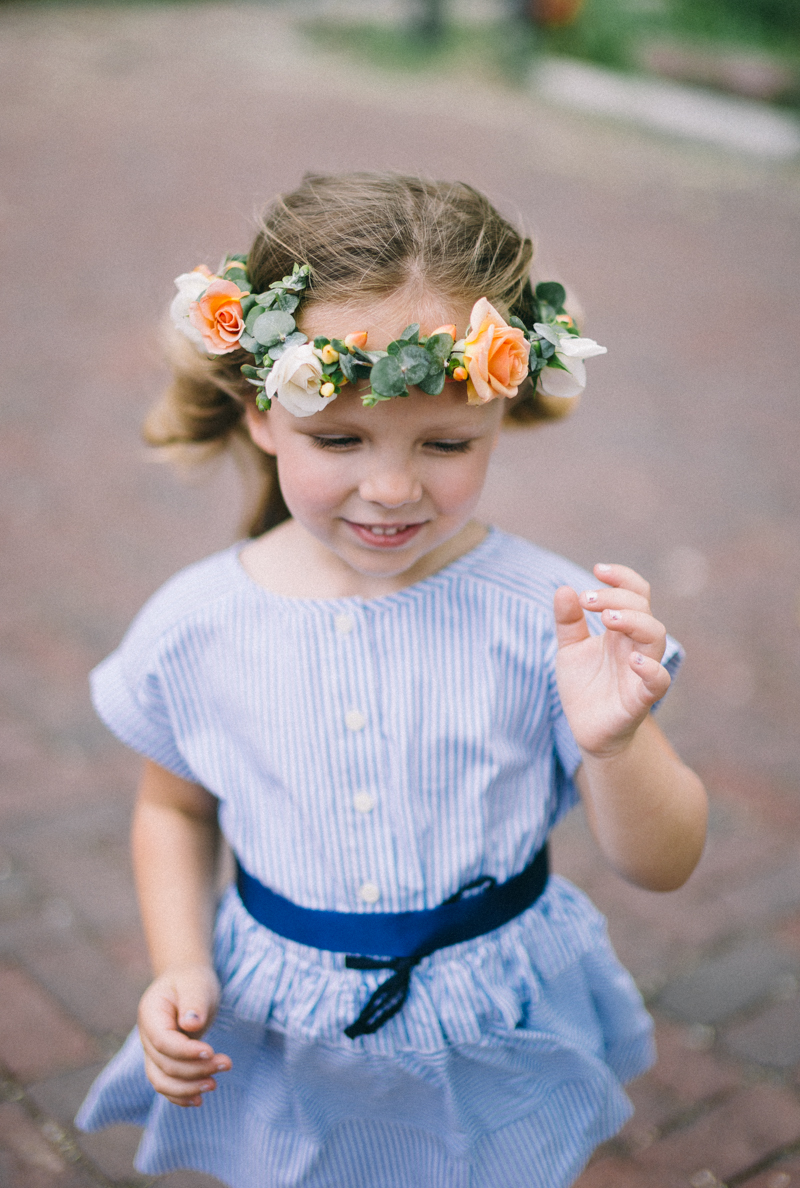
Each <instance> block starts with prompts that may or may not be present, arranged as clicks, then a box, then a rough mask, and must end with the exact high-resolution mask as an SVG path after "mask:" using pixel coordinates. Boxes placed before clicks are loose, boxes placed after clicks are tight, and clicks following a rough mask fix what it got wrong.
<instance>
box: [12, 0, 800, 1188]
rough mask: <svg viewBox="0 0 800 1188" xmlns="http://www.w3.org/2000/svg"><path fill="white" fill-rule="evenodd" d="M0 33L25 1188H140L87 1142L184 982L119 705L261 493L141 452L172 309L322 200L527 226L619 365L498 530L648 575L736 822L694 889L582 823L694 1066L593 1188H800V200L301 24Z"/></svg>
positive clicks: (601, 1162) (186, 12) (647, 140)
mask: <svg viewBox="0 0 800 1188" xmlns="http://www.w3.org/2000/svg"><path fill="white" fill-rule="evenodd" d="M0 29H1V30H2V37H1V38H0V105H1V106H2V114H1V116H0V127H2V133H0V134H1V135H2V154H3V160H4V164H5V168H4V171H3V180H2V183H0V186H1V188H0V217H1V218H2V236H3V238H2V251H3V268H2V275H3V277H4V280H5V281H6V285H5V293H6V296H5V298H4V302H3V315H4V316H3V331H4V334H3V337H4V340H5V348H4V366H3V373H2V384H3V396H2V406H0V455H1V456H2V480H1V481H2V494H1V496H0V533H2V555H3V558H4V565H3V570H2V577H0V582H1V583H2V584H1V585H0V632H2V650H3V664H2V668H1V669H0V732H2V733H1V736H0V737H1V738H2V773H1V774H0V794H1V795H2V802H1V803H2V807H1V811H2V856H1V857H0V911H1V913H2V915H1V918H0V950H1V951H0V1002H2V1005H3V1010H2V1012H0V1060H2V1064H3V1067H4V1070H5V1071H4V1077H5V1080H4V1101H3V1104H0V1135H1V1136H2V1137H0V1148H2V1153H0V1183H2V1184H3V1185H4V1186H6V1185H8V1186H9V1188H12V1186H13V1188H88V1186H89V1185H95V1186H97V1185H106V1186H108V1185H110V1184H117V1185H120V1184H128V1185H133V1184H141V1183H143V1180H142V1178H141V1177H138V1176H137V1175H136V1173H135V1172H134V1171H133V1169H132V1165H131V1157H132V1153H133V1150H134V1148H135V1144H136V1133H135V1131H133V1130H128V1129H124V1128H121V1129H119V1130H117V1131H109V1132H106V1133H105V1134H103V1135H100V1136H94V1137H91V1138H79V1137H78V1136H76V1135H75V1133H74V1132H73V1131H72V1130H71V1128H70V1119H71V1118H72V1116H73V1114H74V1111H75V1109H76V1107H77V1105H78V1103H79V1102H80V1100H81V1097H82V1094H83V1093H84V1091H85V1089H86V1087H87V1086H88V1084H89V1083H90V1081H91V1079H92V1077H93V1075H94V1073H95V1072H96V1071H97V1069H98V1068H99V1067H100V1066H101V1065H102V1062H103V1061H104V1060H105V1059H106V1057H107V1056H108V1055H109V1054H110V1053H111V1052H112V1051H113V1050H115V1048H116V1047H117V1046H118V1044H119V1043H120V1041H121V1039H122V1037H123V1036H124V1035H125V1033H126V1031H127V1030H128V1028H129V1027H130V1025H131V1023H132V1021H133V1018H134V1013H135V1007H136V1002H137V998H138V995H139V993H140V992H141V990H142V988H143V987H144V985H145V984H146V981H147V977H148V973H147V962H146V957H145V953H144V949H143V945H142V940H141V935H140V932H139V926H138V922H137V914H136V907H135V904H134V897H133V891H132V886H131V877H130V872H129V863H128V857H127V842H126V833H127V825H128V818H129V813H130V805H131V797H132V789H133V786H134V782H135V779H136V772H137V761H136V759H135V758H134V757H133V756H131V755H130V754H128V753H126V752H125V751H124V749H123V748H122V747H121V746H119V745H118V744H117V743H115V742H114V741H113V739H111V738H110V736H109V735H108V734H107V733H106V732H105V731H104V729H103V728H102V727H101V726H100V725H99V724H98V723H97V721H96V720H95V718H94V716H93V714H92V711H91V708H90V706H89V701H88V696H87V692H86V674H87V671H88V670H89V668H90V667H91V666H92V665H93V664H94V663H96V661H98V660H99V659H100V658H101V657H102V656H103V655H104V654H105V653H106V652H108V651H109V650H110V648H111V647H113V645H114V644H115V643H116V642H117V640H118V639H119V637H120V635H121V633H122V631H123V629H124V628H125V626H126V624H127V623H128V621H129V620H130V618H131V616H132V615H133V613H134V612H135V611H136V609H137V608H138V607H139V606H140V604H141V603H142V601H143V600H144V599H145V598H146V596H147V595H148V594H149V593H150V592H151V591H152V590H153V589H154V588H155V587H156V586H157V585H158V584H159V583H160V582H161V581H162V580H163V579H165V578H166V577H167V576H168V575H169V574H171V573H172V572H174V571H175V570H176V569H177V568H178V567H180V566H181V565H183V564H185V563H187V562H189V561H191V560H193V559H195V558H198V557H200V556H203V555H204V554H207V553H209V552H211V551H212V550H214V549H216V548H218V547H220V546H222V545H224V544H225V543H226V542H228V541H230V540H231V539H232V538H233V537H234V534H235V533H236V528H237V523H238V520H239V517H240V513H241V506H242V503H241V497H240V495H239V493H238V487H237V484H236V479H235V476H234V475H233V473H232V472H231V471H230V470H229V469H227V468H225V467H224V466H223V467H221V468H220V469H219V470H217V471H216V472H215V473H214V474H213V475H212V476H211V477H210V479H209V481H208V482H206V483H205V484H198V483H193V484H187V483H185V482H184V483H182V482H180V481H179V480H177V479H176V478H175V477H174V476H173V474H172V473H171V472H170V471H168V470H167V469H166V468H163V467H158V466H156V465H153V464H152V462H150V461H149V460H148V459H147V458H146V457H145V454H144V452H143V450H142V448H141V446H140V443H139V438H138V425H139V423H140V420H141V417H142V415H143V413H144V411H145V409H146V407H147V405H148V403H149V402H150V400H151V399H152V397H153V395H154V394H155V392H156V391H157V390H158V388H159V385H160V384H161V382H162V380H163V371H162V368H161V364H160V363H159V358H158V346H157V326H158V323H159V319H160V318H161V316H162V311H163V310H164V308H165V306H166V303H167V301H168V300H169V298H170V294H171V288H172V278H173V277H174V276H175V275H176V274H177V273H178V272H180V271H183V270H185V269H186V268H187V267H192V266H193V265H194V264H196V263H198V262H200V261H206V262H207V263H209V264H215V263H216V261H217V259H218V258H219V256H220V255H221V254H222V253H223V252H224V251H225V250H237V249H238V250H242V249H245V248H246V246H247V244H248V242H249V239H250V235H251V231H250V227H251V216H252V213H253V211H254V210H255V209H256V207H257V206H258V205H259V204H261V203H262V202H263V201H264V200H265V199H267V198H268V197H269V196H270V195H272V194H273V193H274V192H275V191H276V190H278V189H280V188H287V187H291V186H293V185H295V184H296V183H297V181H298V180H299V178H300V176H301V174H302V173H303V171H304V170H306V169H310V168H313V169H324V170H332V169H348V168H365V169H373V168H385V167H391V168H394V169H398V170H406V171H412V170H413V171H422V172H424V173H427V174H431V175H435V176H442V177H461V178H464V179H465V180H467V181H470V182H472V183H474V184H475V185H477V186H479V187H481V188H483V189H485V190H486V191H488V193H489V194H491V195H492V196H493V198H495V199H496V200H497V201H498V202H499V204H500V205H501V206H502V208H503V209H505V210H506V211H508V212H509V213H511V214H512V215H514V216H515V217H516V216H519V217H521V218H522V219H523V221H524V222H525V223H526V225H527V226H528V227H530V228H531V229H533V230H534V231H535V233H536V235H537V236H538V238H539V240H540V242H541V260H542V273H543V274H544V275H547V276H552V275H560V276H564V277H566V278H568V279H569V280H570V281H571V283H572V284H573V286H574V287H575V289H576V290H577V291H578V293H579V294H580V296H581V299H582V302H583V304H584V306H585V309H586V311H587V322H586V326H587V331H588V333H590V334H591V335H592V336H593V337H595V338H597V339H598V340H599V341H601V342H603V343H605V344H607V345H608V347H609V354H608V356H607V357H606V358H604V359H599V360H596V361H593V363H592V364H591V388H590V392H589V395H588V396H587V399H586V401H585V405H584V407H583V408H582V409H581V410H580V413H579V415H578V416H577V417H575V418H574V420H573V421H572V422H570V423H569V424H567V425H563V426H560V427H558V428H552V429H548V430H542V431H540V432H539V433H536V434H530V433H521V432H520V433H517V434H510V435H508V436H507V438H506V439H505V440H504V442H503V444H502V446H501V449H500V451H499V456H498V457H497V464H496V466H495V470H494V475H493V477H492V479H491V482H490V484H489V488H488V491H487V495H486V501H485V513H486V516H487V517H490V518H491V519H493V520H494V521H495V522H497V523H499V524H500V525H502V526H503V527H506V528H510V529H512V530H514V531H517V532H520V533H522V534H524V535H526V536H529V537H530V538H531V539H534V540H537V541H539V542H541V543H543V544H545V545H547V546H551V547H553V548H556V549H558V550H559V551H560V552H563V553H566V554H567V555H569V556H572V557H574V558H575V559H576V560H578V561H581V562H583V563H586V564H590V563H592V562H593V561H596V560H603V559H606V560H608V559H614V560H617V559H619V560H623V561H626V562H628V563H630V564H632V565H634V566H636V567H637V568H639V569H641V570H642V571H643V572H644V573H645V574H647V575H648V576H649V577H650V578H651V580H652V582H653V585H654V588H655V591H656V607H657V610H658V611H659V613H660V614H661V615H662V617H663V618H664V619H665V621H666V622H667V623H668V625H669V627H670V629H671V630H672V631H673V633H674V634H676V635H677V636H678V637H679V638H680V639H682V641H683V642H684V643H685V644H686V646H687V649H688V652H689V657H690V658H689V661H688V663H687V665H686V668H685V672H684V673H683V674H682V676H681V678H680V680H679V682H678V683H677V684H676V687H675V689H674V690H673V692H672V693H671V694H670V697H669V699H668V703H667V704H666V705H665V707H664V709H663V712H662V720H663V722H664V724H665V726H666V728H667V729H668V731H669V733H670V735H671V737H672V738H673V740H674V742H675V744H676V746H677V747H678V748H679V749H680V750H681V752H682V753H683V754H684V755H685V757H686V758H687V759H688V760H689V761H690V762H692V763H693V764H694V765H696V766H697V768H698V769H699V770H700V771H701V773H702V775H703V776H704V778H705V779H706V781H707V783H708V786H709V788H710V790H711V793H712V796H713V805H714V811H713V821H712V829H711V837H710V841H709V845H708V851H707V854H706V856H705V858H704V859H703V862H702V864H701V866H700V868H699V869H698V871H697V872H696V874H695V875H694V877H693V878H692V879H691V881H690V882H689V884H688V885H687V886H686V887H685V888H684V889H683V890H681V891H680V892H678V893H676V894H674V895H667V896H658V895H652V894H648V893H646V892H642V891H637V890H634V889H632V888H630V887H628V886H626V885H625V884H624V883H622V882H621V881H620V880H619V879H618V878H616V877H615V876H614V875H613V874H611V873H610V872H609V871H608V870H607V868H606V867H605V866H604V865H603V864H602V863H601V862H600V860H599V859H598V857H597V854H596V852H595V850H594V848H593V846H592V844H591V843H590V840H589V839H588V837H587V834H586V830H585V827H584V825H583V823H582V820H581V818H580V817H579V816H578V815H577V814H576V815H574V816H573V817H572V818H571V819H570V820H569V821H568V822H567V823H566V825H565V826H564V827H563V828H562V829H561V831H560V833H559V837H558V839H557V846H556V852H557V864H558V867H559V869H560V870H562V871H564V872H565V873H568V874H569V875H570V876H571V877H573V878H574V879H575V880H576V881H577V882H578V883H579V884H580V885H581V886H583V887H585V888H586V889H587V890H588V891H589V893H590V894H591V895H592V896H593V897H594V898H595V900H596V901H597V903H598V904H599V905H600V906H601V908H602V909H603V910H604V911H606V912H607V913H608V915H609V917H610V921H611V931H612V935H613V938H614V941H615V943H616V945H617V947H618V949H619V951H620V954H621V956H622V957H623V959H624V960H625V961H626V962H627V963H628V965H629V966H630V968H631V969H632V970H633V972H634V974H635V976H636V978H637V980H638V981H639V984H640V985H641V987H642V989H643V991H644V992H645V994H646V995H647V996H648V998H649V1000H650V1002H651V1004H652V1006H653V1009H654V1012H655V1014H656V1017H657V1020H658V1028H659V1038H660V1052H661V1056H660V1061H659V1064H658V1066H657V1068H656V1069H655V1070H654V1072H652V1073H650V1074H648V1075H647V1076H646V1077H644V1078H642V1080H641V1081H640V1082H639V1083H637V1084H636V1085H634V1086H633V1090H632V1093H633V1097H634V1099H635V1102H636V1106H637V1112H636V1116H635V1118H634V1119H633V1120H632V1122H631V1123H630V1124H629V1126H628V1127H627V1128H626V1130H625V1131H624V1133H623V1135H622V1136H621V1137H620V1138H619V1139H618V1140H616V1141H615V1142H613V1143H611V1144H609V1145H608V1147H606V1148H604V1149H603V1150H602V1151H600V1152H598V1154H597V1156H596V1158H595V1160H594V1161H593V1163H592V1165H591V1166H590V1168H589V1169H588V1170H587V1172H586V1173H585V1175H584V1177H583V1178H582V1180H581V1181H580V1184H581V1188H687V1186H688V1185H692V1186H693V1188H713V1186H714V1185H716V1184H718V1183H720V1182H724V1183H726V1184H728V1185H730V1186H731V1188H734V1186H735V1188H740V1186H741V1188H744V1186H745V1185H746V1186H747V1188H789V1186H790V1185H795V1184H800V1079H798V1070H800V996H798V976H799V975H800V863H798V856H799V854H798V851H799V850H800V798H799V797H798V786H799V785H800V730H798V701H799V693H800V632H799V630H798V627H799V625H800V623H799V619H798V615H799V613H800V606H799V605H798V595H799V594H800V529H799V528H798V510H800V509H798V498H799V497H800V470H798V466H797V453H798V444H797V443H798V440H800V439H799V438H798V428H799V426H798V411H797V378H796V353H797V345H796V344H797V342H798V340H800V325H798V320H799V319H798V309H799V308H800V306H799V305H798V295H799V292H798V291H799V290H800V269H798V246H799V245H798V238H799V233H798V229H799V228H800V219H798V215H800V187H798V180H799V178H798V172H797V169H796V167H793V166H789V165H783V166H778V165H767V164H755V163H753V162H752V161H748V160H746V159H744V158H737V157H736V156H732V155H731V156H726V155H724V154H722V153H721V152H716V151H713V150H708V149H703V148H698V147H696V146H694V145H691V144H682V143H680V142H676V141H671V140H669V139H666V138H657V137H655V136H649V135H647V134H645V133H641V132H632V131H629V130H625V129H624V128H622V127H620V126H618V125H616V124H613V123H610V122H608V123H605V122H602V121H591V120H590V119H588V118H582V117H580V116H579V115H576V114H569V113H565V112H561V111H559V110H558V109H556V108H548V107H546V106H544V105H543V104H542V103H541V101H534V100H533V99H532V98H530V97H528V96H527V95H526V94H524V93H522V92H515V91H512V90H505V89H503V88H502V87H500V86H499V85H496V84H490V83H489V82H481V81H480V80H476V79H469V78H464V77H461V78H448V77H437V78H430V77H425V76H420V77H419V78H416V77H415V78H409V77H408V76H404V75H397V76H393V77H391V78H381V77H379V76H378V75H377V74H375V73H374V72H372V71H370V70H368V69H366V68H362V67H356V66H355V65H353V63H351V62H344V61H337V60H335V59H331V58H328V57H326V56H325V55H324V53H323V52H322V51H321V50H319V49H317V50H314V51H313V52H312V51H311V50H310V49H309V48H308V47H307V46H306V45H305V43H303V42H302V41H301V40H300V39H299V36H298V35H297V34H296V33H295V32H293V31H292V29H291V27H290V25H289V23H288V18H287V15H286V12H285V10H283V9H279V8H277V7H270V6H257V7H256V6H254V7H246V6H240V5H236V4H234V5H230V6H219V7H216V6H214V5H201V6H198V7H196V8H178V7H174V8H173V7H162V6H158V7H153V8H149V7H146V8H141V9H136V8H124V7H115V8H108V9H106V8H100V7H91V8H85V9H78V8H75V9H69V8H38V7H31V8H24V7H15V6H13V5H11V6H8V5H6V6H4V7H3V8H2V11H0ZM159 1183H161V1184H164V1185H169V1188H201V1185H207V1184H208V1183H210V1181H208V1179H207V1178H206V1177H203V1176H200V1175H198V1174H196V1173H189V1172H186V1173H176V1174H174V1175H172V1176H168V1177H166V1178H165V1179H163V1180H161V1181H159ZM343 1188H344V1186H343ZM431 1188H433V1186H431ZM498 1188H500V1186H498Z"/></svg>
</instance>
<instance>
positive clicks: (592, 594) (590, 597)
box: [584, 590, 597, 602]
mask: <svg viewBox="0 0 800 1188" xmlns="http://www.w3.org/2000/svg"><path fill="white" fill-rule="evenodd" d="M584 598H585V599H586V601H587V602H597V592H596V591H595V590H589V591H588V592H587V593H586V594H584Z"/></svg>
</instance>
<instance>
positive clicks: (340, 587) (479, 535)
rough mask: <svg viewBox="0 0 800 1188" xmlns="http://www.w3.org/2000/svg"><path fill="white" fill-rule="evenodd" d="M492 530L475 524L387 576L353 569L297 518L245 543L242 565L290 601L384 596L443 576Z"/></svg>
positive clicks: (258, 581)
mask: <svg viewBox="0 0 800 1188" xmlns="http://www.w3.org/2000/svg"><path fill="white" fill-rule="evenodd" d="M487 531H488V529H487V528H486V527H485V525H483V524H479V523H478V522H477V521H475V520H470V521H469V522H468V523H467V524H465V525H464V527H463V528H462V529H461V530H460V531H459V532H457V533H456V535H455V536H453V537H451V538H450V540H447V541H444V542H443V543H442V544H441V545H440V546H438V547H437V548H435V549H433V550H432V551H431V552H429V553H426V554H425V556H424V557H422V558H420V560H419V562H418V563H417V564H416V565H414V566H412V567H411V568H410V569H407V570H404V571H403V572H401V573H398V574H395V575H392V576H388V577H387V576H373V575H371V574H365V573H360V572H359V571H358V570H355V569H352V568H351V567H350V566H349V565H346V564H345V563H344V562H343V561H342V560H341V559H340V558H339V557H337V556H336V554H335V553H332V552H331V551H330V550H329V549H327V548H326V547H325V545H323V544H322V543H321V542H320V541H318V540H317V539H316V538H315V537H314V536H312V535H311V533H310V532H308V531H307V530H306V529H305V528H304V527H303V526H302V524H300V523H298V522H297V520H286V521H285V522H284V523H283V524H279V525H278V526H277V528H273V529H272V530H271V531H270V532H267V533H266V534H265V535H264V536H259V537H258V538H257V539H256V540H253V541H251V542H250V543H249V544H247V545H245V547H244V548H243V549H242V551H241V553H240V554H239V561H240V563H241V565H242V567H243V569H244V571H245V573H246V574H247V575H248V577H250V578H251V579H252V580H253V581H254V582H256V583H257V584H258V585H259V586H263V587H264V589H265V590H269V591H270V592H271V593H272V594H280V595H282V596H283V597H285V598H315V599H316V598H381V597H383V596H384V595H386V594H394V593H396V592H397V591H398V590H403V589H405V588H406V587H407V586H412V585H414V584H416V583H417V582H420V581H422V580H423V579H424V578H428V577H431V576H432V575H433V574H434V573H438V571H439V570H440V569H444V568H445V566H447V565H450V564H452V562H453V561H456V560H457V559H458V558H459V557H462V556H464V554H465V553H469V552H471V551H472V550H473V549H474V548H476V547H477V546H478V545H479V544H480V543H481V541H482V540H484V539H485V537H486V534H487Z"/></svg>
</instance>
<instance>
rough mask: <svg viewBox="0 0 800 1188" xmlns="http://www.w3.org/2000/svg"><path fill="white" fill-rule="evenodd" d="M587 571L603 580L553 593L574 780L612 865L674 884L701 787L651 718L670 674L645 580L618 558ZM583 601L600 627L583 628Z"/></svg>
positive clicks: (689, 866)
mask: <svg viewBox="0 0 800 1188" xmlns="http://www.w3.org/2000/svg"><path fill="white" fill-rule="evenodd" d="M595 574H596V576H597V577H598V578H599V579H600V580H601V581H602V582H604V583H607V586H606V588H600V589H597V590H590V591H585V592H584V593H583V594H581V595H580V596H579V595H577V594H576V593H575V591H574V590H572V589H570V588H569V587H568V586H562V587H561V589H560V590H558V591H557V592H556V597H555V616H556V629H557V633H558V645H559V652H558V658H557V661H556V668H557V675H558V687H559V693H560V696H561V702H562V705H563V707H564V713H565V714H566V716H567V721H568V722H569V724H570V727H571V729H572V733H573V734H574V736H575V740H576V742H577V743H578V746H579V747H580V749H581V753H582V757H583V762H582V764H581V766H580V768H579V769H578V772H577V775H576V777H575V778H576V783H577V785H578V789H579V791H580V793H581V797H582V799H583V801H584V804H585V806H586V814H587V818H588V820H589V825H590V828H591V830H592V833H593V834H594V837H595V839H596V841H597V843H598V845H599V846H600V848H601V850H602V851H603V853H604V854H605V856H606V857H607V858H608V860H609V861H610V862H611V864H612V865H613V866H614V867H615V868H616V869H617V870H618V871H619V873H620V874H621V875H623V876H624V877H625V878H627V879H628V880H629V881H630V882H632V883H636V884H637V885H638V886H640V887H645V888H647V889H648V890H651V891H672V890H675V888H677V887H680V886H681V885H682V884H683V883H684V882H685V881H686V879H688V877H689V875H690V874H691V873H692V871H693V870H694V868H695V866H696V865H697V863H698V861H699V859H700V855H701V854H702V851H703V845H704V842H705V831H706V815H707V803H706V795H705V791H704V789H703V785H702V784H701V782H700V780H699V779H698V777H697V776H696V775H695V773H694V772H693V771H691V770H690V769H689V768H688V767H686V766H685V764H684V763H682V762H681V760H680V759H679V758H678V756H677V755H676V754H675V752H674V751H673V750H672V748H671V747H670V745H669V743H668V742H667V740H666V739H665V738H664V736H663V734H662V733H661V731H660V730H659V729H658V727H657V726H656V724H655V722H654V721H653V719H652V717H651V716H650V709H651V707H652V706H653V704H654V703H655V702H656V701H658V700H659V698H661V697H663V696H664V694H665V693H666V691H667V689H668V688H669V684H670V677H669V673H668V672H667V670H666V669H665V668H664V667H663V666H662V664H661V663H660V661H661V657H662V656H663V655H664V647H665V642H666V632H665V630H664V627H663V626H662V625H661V623H659V622H658V620H657V619H655V618H654V617H653V615H652V614H651V612H650V588H649V586H648V585H647V583H646V582H645V581H644V579H643V578H642V577H640V576H639V574H637V573H634V571H633V570H632V569H627V568H626V567H625V566H623V565H611V566H596V567H595ZM584 609H586V610H594V611H601V612H602V619H603V625H604V626H605V628H606V631H605V633H604V634H603V635H599V636H592V635H590V633H589V629H588V627H587V625H586V619H585V616H584Z"/></svg>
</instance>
